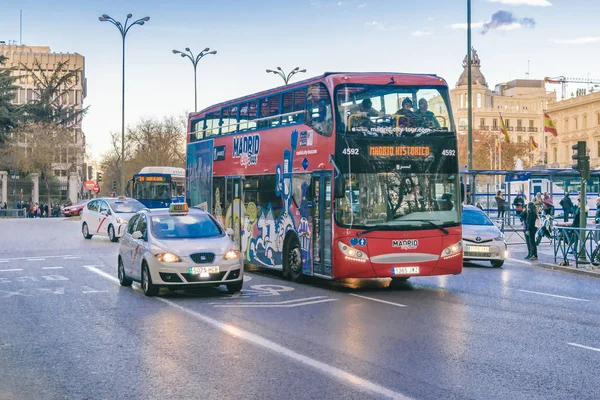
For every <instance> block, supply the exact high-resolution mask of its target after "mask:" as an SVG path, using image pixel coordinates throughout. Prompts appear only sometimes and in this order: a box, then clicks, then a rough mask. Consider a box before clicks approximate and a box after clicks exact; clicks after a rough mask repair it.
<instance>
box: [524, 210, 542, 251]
mask: <svg viewBox="0 0 600 400" xmlns="http://www.w3.org/2000/svg"><path fill="white" fill-rule="evenodd" d="M538 218H539V217H538V212H537V207H536V205H535V203H534V202H532V201H531V202H529V204H528V205H527V219H526V221H525V227H526V229H527V230H526V232H525V235H526V237H527V241H528V242H529V246H528V247H529V249H530V251H529V255H528V256H527V257H525V259H526V260H531V261H536V260H537V259H538V253H537V245H536V244H535V233H536V232H537V226H536V221H537V220H538Z"/></svg>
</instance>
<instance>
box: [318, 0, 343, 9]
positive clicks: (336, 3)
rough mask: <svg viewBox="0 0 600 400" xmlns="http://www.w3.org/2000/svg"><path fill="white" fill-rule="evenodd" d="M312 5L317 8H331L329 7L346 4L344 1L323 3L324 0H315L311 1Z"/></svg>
mask: <svg viewBox="0 0 600 400" xmlns="http://www.w3.org/2000/svg"><path fill="white" fill-rule="evenodd" d="M310 5H311V6H312V7H316V8H329V7H340V6H343V5H344V2H343V1H336V2H333V3H323V2H322V1H313V2H311V3H310Z"/></svg>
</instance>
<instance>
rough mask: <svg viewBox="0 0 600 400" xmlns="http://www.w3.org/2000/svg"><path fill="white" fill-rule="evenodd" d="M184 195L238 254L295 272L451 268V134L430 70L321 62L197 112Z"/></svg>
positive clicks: (458, 255)
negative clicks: (349, 69)
mask: <svg viewBox="0 0 600 400" xmlns="http://www.w3.org/2000/svg"><path fill="white" fill-rule="evenodd" d="M188 122H189V123H188V145H187V187H186V194H187V201H188V203H189V204H190V205H191V206H196V207H202V208H205V209H206V210H209V211H210V212H211V213H212V214H213V215H214V216H215V217H216V218H217V219H218V220H219V221H221V222H222V224H223V225H224V226H225V227H227V228H232V229H233V231H234V236H235V241H236V242H237V243H238V245H239V246H240V250H241V251H242V252H243V254H244V257H245V260H246V262H247V263H250V264H254V265H258V266H261V267H265V268H273V269H278V270H282V272H283V274H284V275H286V276H289V277H290V278H291V279H293V280H295V281H299V280H301V279H302V277H303V276H306V275H310V276H318V277H323V278H329V279H338V278H350V277H352V278H382V277H391V278H392V279H398V280H405V279H407V278H409V277H411V276H431V275H443V274H458V273H460V272H461V271H462V259H463V257H462V255H463V250H462V241H461V239H462V237H461V236H462V235H461V219H460V216H461V205H460V186H459V185H460V184H459V173H458V172H459V171H458V157H457V139H456V133H455V129H454V123H453V118H452V112H451V108H450V99H449V96H448V86H447V84H446V82H445V81H444V80H443V79H441V78H439V77H438V76H435V75H416V74H401V73H326V74H324V75H322V76H318V77H315V78H311V79H308V80H305V81H302V82H298V83H294V84H290V85H287V86H283V87H279V88H276V89H271V90H268V91H264V92H260V93H256V94H253V95H250V96H246V97H242V98H238V99H235V100H231V101H227V102H224V103H221V104H217V105H214V106H211V107H208V108H206V109H204V110H202V111H200V112H197V113H193V114H191V115H190V117H189V121H188Z"/></svg>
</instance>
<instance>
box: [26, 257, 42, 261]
mask: <svg viewBox="0 0 600 400" xmlns="http://www.w3.org/2000/svg"><path fill="white" fill-rule="evenodd" d="M27 261H46V259H45V258H28V259H27Z"/></svg>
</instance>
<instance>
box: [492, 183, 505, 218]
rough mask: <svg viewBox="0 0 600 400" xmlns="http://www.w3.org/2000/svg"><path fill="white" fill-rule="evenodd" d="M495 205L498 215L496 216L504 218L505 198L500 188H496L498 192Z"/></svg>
mask: <svg viewBox="0 0 600 400" xmlns="http://www.w3.org/2000/svg"><path fill="white" fill-rule="evenodd" d="M495 199H496V205H497V206H498V217H497V218H500V217H502V218H504V203H505V202H506V200H505V199H504V196H503V195H502V190H498V193H496V197H495Z"/></svg>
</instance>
